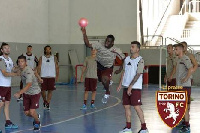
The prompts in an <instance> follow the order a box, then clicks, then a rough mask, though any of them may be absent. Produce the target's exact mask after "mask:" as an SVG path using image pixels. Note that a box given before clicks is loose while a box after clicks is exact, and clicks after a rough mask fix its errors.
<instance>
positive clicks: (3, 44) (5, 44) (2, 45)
mask: <svg viewBox="0 0 200 133" xmlns="http://www.w3.org/2000/svg"><path fill="white" fill-rule="evenodd" d="M7 45H8V44H7V43H5V42H2V44H1V49H3V47H4V46H7ZM2 55H3V53H2V52H1V51H0V56H2Z"/></svg>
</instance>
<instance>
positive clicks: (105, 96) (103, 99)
mask: <svg viewBox="0 0 200 133" xmlns="http://www.w3.org/2000/svg"><path fill="white" fill-rule="evenodd" d="M109 96H110V95H108V94H105V95H104V97H103V98H102V100H101V101H102V103H107V102H108V98H109Z"/></svg>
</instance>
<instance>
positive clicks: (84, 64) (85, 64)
mask: <svg viewBox="0 0 200 133" xmlns="http://www.w3.org/2000/svg"><path fill="white" fill-rule="evenodd" d="M87 60H88V58H87V57H86V58H85V61H84V63H83V66H85V67H86V66H87Z"/></svg>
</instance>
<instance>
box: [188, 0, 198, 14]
mask: <svg viewBox="0 0 200 133" xmlns="http://www.w3.org/2000/svg"><path fill="white" fill-rule="evenodd" d="M196 12H200V1H191V2H189V13H196Z"/></svg>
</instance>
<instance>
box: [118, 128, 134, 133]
mask: <svg viewBox="0 0 200 133" xmlns="http://www.w3.org/2000/svg"><path fill="white" fill-rule="evenodd" d="M119 133H132V130H131V128H126V127H125V128H124V129H123V130H122V131H119Z"/></svg>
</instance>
